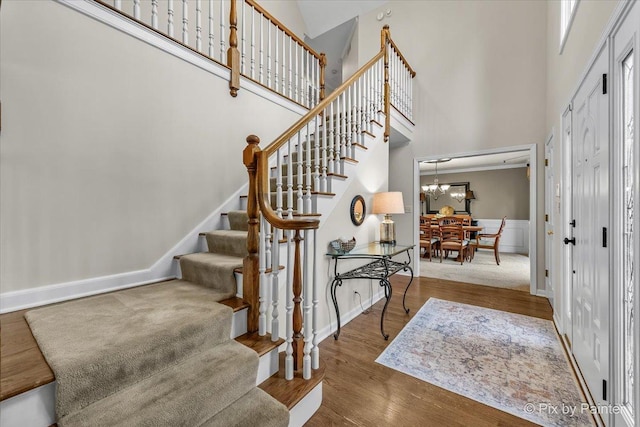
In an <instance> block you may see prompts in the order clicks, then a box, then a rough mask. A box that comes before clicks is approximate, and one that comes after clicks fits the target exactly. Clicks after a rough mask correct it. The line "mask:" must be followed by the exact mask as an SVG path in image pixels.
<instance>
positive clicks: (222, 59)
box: [220, 0, 227, 63]
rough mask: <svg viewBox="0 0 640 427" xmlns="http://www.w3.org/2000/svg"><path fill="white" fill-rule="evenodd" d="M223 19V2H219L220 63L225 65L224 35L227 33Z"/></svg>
mask: <svg viewBox="0 0 640 427" xmlns="http://www.w3.org/2000/svg"><path fill="white" fill-rule="evenodd" d="M225 19H226V15H225V11H224V1H222V0H221V1H220V62H223V63H226V62H227V58H226V53H227V52H226V50H227V49H226V47H227V43H226V42H225V40H226V39H225V34H226V32H227V29H226V25H225Z"/></svg>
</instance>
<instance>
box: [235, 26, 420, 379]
mask: <svg viewBox="0 0 640 427" xmlns="http://www.w3.org/2000/svg"><path fill="white" fill-rule="evenodd" d="M381 40H382V43H381V44H382V46H381V49H380V51H379V52H378V53H377V54H376V55H375V56H374V57H373V58H371V59H370V60H369V61H368V62H367V63H366V64H365V65H364V66H362V68H360V69H359V70H358V71H356V73H355V74H354V75H353V76H351V77H350V78H349V79H348V80H347V81H345V82H344V83H343V84H342V85H341V86H340V87H338V88H337V89H336V90H335V91H334V92H332V93H331V94H329V95H327V96H326V97H325V98H324V99H323V100H322V101H320V102H319V103H318V104H317V105H316V106H315V107H313V108H311V110H310V111H309V112H308V113H307V114H306V115H305V116H304V117H302V118H301V119H300V120H298V121H297V122H296V123H295V124H293V125H292V126H291V127H289V129H287V130H286V131H285V132H284V133H282V134H281V135H280V136H279V137H278V138H277V139H276V140H275V141H273V142H272V143H271V144H269V145H268V146H267V147H266V148H264V149H260V147H259V146H258V144H259V142H260V140H259V139H258V137H257V136H255V135H251V136H249V137H248V138H247V142H248V144H249V145H248V146H247V147H246V148H245V150H244V153H243V161H244V164H245V165H246V167H247V170H248V173H249V190H248V193H249V194H248V205H247V214H248V216H249V238H248V243H247V249H248V253H249V255H248V256H247V258H246V259H245V262H244V269H243V292H244V298H245V300H247V302H249V304H251V306H252V308H253V309H252V310H251V312H250V314H249V318H248V325H249V329H250V330H256V329H257V330H258V332H259V334H260V335H264V334H265V333H266V331H267V326H268V324H271V334H272V338H273V339H277V333H274V331H278V332H279V331H280V326H279V323H280V320H279V319H278V304H279V295H278V290H279V287H280V286H279V281H280V278H279V273H278V266H279V264H280V263H279V261H278V257H279V256H280V255H279V254H280V245H279V243H280V242H281V241H284V242H285V243H286V245H287V254H288V263H287V273H288V274H287V277H286V279H285V280H286V282H285V283H286V287H285V288H286V291H285V293H286V295H285V302H286V319H285V320H286V326H285V337H286V350H285V377H286V378H287V379H291V378H293V375H294V371H298V370H300V371H302V374H303V377H304V378H306V379H308V378H310V376H311V370H312V369H316V368H318V366H319V353H318V336H317V329H316V326H317V325H316V319H317V317H318V313H317V310H318V289H317V286H316V252H317V251H316V246H317V242H316V233H315V230H316V229H317V228H318V227H319V220H318V219H317V217H309V216H305V215H310V214H313V212H314V209H313V204H312V196H313V195H314V194H323V193H326V192H327V189H328V186H327V182H328V177H330V176H331V175H343V171H344V169H343V168H344V163H345V162H347V161H350V160H353V159H354V157H355V149H356V147H357V146H359V145H360V146H364V144H365V135H366V134H370V135H374V133H373V127H374V125H375V126H377V124H380V122H381V121H382V116H383V113H384V120H385V125H384V126H385V131H384V139H385V141H386V140H387V139H388V137H389V132H390V111H389V110H390V106H391V100H392V99H396V100H397V101H396V102H397V103H398V106H396V108H398V107H399V106H400V107H399V108H402V109H403V110H404V111H405V112H406V114H405V113H403V114H405V115H407V114H408V115H409V116H410V115H411V109H410V99H411V96H410V92H409V91H410V87H411V86H410V82H406V78H405V77H406V72H404V71H403V67H404V69H405V70H409V71H410V73H411V77H413V76H414V75H415V72H414V71H413V70H412V69H411V67H410V66H409V65H408V63H407V62H406V60H404V58H403V57H402V54H401V53H400V50H399V49H398V48H397V46H396V45H395V43H393V40H391V36H390V32H389V28H388V26H385V27H384V28H383V29H382V32H381ZM396 58H401V60H397V59H396ZM394 63H396V65H393V64H394ZM400 64H403V65H402V67H401V66H400ZM392 70H393V71H392ZM393 72H395V73H396V75H395V77H393V78H392V76H391V74H392V73H393ZM391 82H393V83H394V85H393V87H392V85H391ZM398 91H401V94H397V93H396V92H398ZM399 111H400V109H399ZM301 242H303V243H304V247H303V248H301ZM268 269H271V275H270V276H267V274H266V272H267V270H268ZM269 302H271V307H268V305H269ZM269 309H270V310H271V313H272V318H271V321H270V322H269V321H268V320H269V319H267V313H268V311H269Z"/></svg>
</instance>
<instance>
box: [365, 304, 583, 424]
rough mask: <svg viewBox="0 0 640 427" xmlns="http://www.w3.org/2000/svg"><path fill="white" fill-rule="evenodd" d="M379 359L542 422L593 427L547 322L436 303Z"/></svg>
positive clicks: (399, 368)
mask: <svg viewBox="0 0 640 427" xmlns="http://www.w3.org/2000/svg"><path fill="white" fill-rule="evenodd" d="M376 362H378V363H380V364H382V365H384V366H387V367H389V368H392V369H396V370H398V371H400V372H403V373H405V374H407V375H411V376H413V377H416V378H419V379H421V380H423V381H426V382H429V383H431V384H434V385H436V386H438V387H442V388H444V389H447V390H449V391H452V392H454V393H458V394H461V395H463V396H466V397H468V398H470V399H473V400H476V401H478V402H481V403H484V404H486V405H489V406H492V407H494V408H497V409H499V410H501V411H505V412H508V413H510V414H513V415H515V416H518V417H521V418H524V419H527V420H529V421H532V422H535V423H538V424H540V425H544V426H591V425H592V421H591V416H590V415H589V412H588V407H586V406H583V405H582V402H583V401H584V398H583V397H582V395H581V393H580V391H579V389H578V385H577V383H576V381H575V379H574V377H573V374H572V371H571V369H570V366H569V363H568V361H567V359H566V356H565V354H564V352H563V350H562V348H561V345H560V343H559V341H558V337H557V335H556V332H555V328H554V326H553V324H552V322H550V321H548V320H543V319H537V318H534V317H529V316H523V315H519V314H513V313H507V312H503V311H498V310H492V309H488V308H482V307H476V306H472V305H467V304H460V303H455V302H450V301H444V300H439V299H436V298H431V299H429V300H428V301H427V303H426V304H425V305H424V306H422V308H421V309H420V310H419V311H418V312H417V313H416V315H415V316H414V317H413V318H412V319H411V321H410V322H409V323H408V324H407V325H406V326H405V327H404V329H403V330H402V331H401V332H400V334H398V336H397V337H396V338H395V339H394V340H393V342H392V343H391V344H389V346H387V348H386V349H385V350H384V351H383V352H382V354H381V355H380V356H379V357H378V358H377V359H376Z"/></svg>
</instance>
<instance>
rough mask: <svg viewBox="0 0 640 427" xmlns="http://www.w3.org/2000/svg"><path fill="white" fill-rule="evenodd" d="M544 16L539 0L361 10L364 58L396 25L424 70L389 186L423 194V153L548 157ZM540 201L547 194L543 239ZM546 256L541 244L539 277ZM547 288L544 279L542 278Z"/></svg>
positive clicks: (403, 225) (405, 221)
mask: <svg viewBox="0 0 640 427" xmlns="http://www.w3.org/2000/svg"><path fill="white" fill-rule="evenodd" d="M389 7H390V8H391V9H392V15H391V17H388V18H385V19H383V20H382V21H378V20H377V19H376V14H377V13H378V12H380V11H382V10H383V9H386V8H389ZM546 19H547V10H546V3H545V2H540V1H475V2H469V1H428V2H415V1H405V0H394V1H391V2H390V3H389V5H387V6H385V7H384V8H381V9H377V10H374V11H373V12H372V13H370V14H367V15H364V16H361V17H360V23H359V43H360V45H359V46H360V51H359V61H360V62H361V63H363V62H364V61H366V60H368V59H369V58H371V56H372V55H373V54H375V52H376V51H377V50H378V49H379V44H380V38H379V32H380V28H381V27H382V25H384V24H389V25H390V30H391V36H392V38H393V39H394V41H395V42H396V43H397V45H398V46H399V47H400V49H401V50H402V52H403V53H404V55H405V57H406V58H407V59H408V61H409V63H410V64H411V66H412V67H413V68H414V69H415V70H416V72H417V75H416V77H415V79H414V82H413V83H414V94H413V96H414V121H415V123H416V128H415V132H414V138H413V141H412V142H411V143H410V144H407V145H405V146H402V147H399V148H396V149H393V150H391V153H390V165H389V169H390V172H391V174H390V178H389V188H390V190H401V191H402V192H403V194H404V197H405V204H409V203H410V201H411V200H413V198H414V197H418V193H417V191H416V192H415V194H414V189H413V162H414V159H415V158H420V157H427V156H436V155H445V154H455V153H464V152H477V151H480V150H484V149H490V148H497V147H511V146H519V145H529V144H538V145H539V149H538V153H539V156H540V155H541V153H542V151H543V149H542V147H543V144H544V141H545V136H546V126H545V107H546V103H545V102H546V101H545V87H546V77H545V76H546V74H545V70H546V60H547V57H546V35H545V28H546ZM540 172H542V167H541V166H540ZM542 175H543V174H542V173H540V174H539V177H540V179H539V182H538V185H539V188H543V186H542V183H543V181H542V178H541V177H542ZM542 202H543V198H542V193H540V194H539V195H538V204H539V210H538V212H539V213H538V216H539V218H537V221H538V223H539V227H538V229H539V230H540V232H539V233H538V235H539V241H541V242H542V215H543V212H542ZM416 214H417V213H416ZM397 222H398V229H399V230H398V231H399V237H400V239H401V240H402V241H412V239H413V238H412V236H413V235H412V225H413V224H412V219H411V216H410V215H404V218H402V219H400V220H399V221H397ZM543 259H544V257H543V256H542V247H540V248H539V251H538V260H540V261H539V266H538V271H539V274H538V277H540V278H542V277H543V276H544V275H543V274H540V272H541V270H542V268H543V261H542V260H543ZM539 286H544V283H542V280H540V283H539Z"/></svg>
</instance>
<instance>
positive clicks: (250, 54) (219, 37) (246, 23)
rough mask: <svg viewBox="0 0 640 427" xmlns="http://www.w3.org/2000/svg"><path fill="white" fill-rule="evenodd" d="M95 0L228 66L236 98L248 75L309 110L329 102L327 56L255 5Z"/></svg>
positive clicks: (217, 0) (250, 1) (249, 0)
mask: <svg viewBox="0 0 640 427" xmlns="http://www.w3.org/2000/svg"><path fill="white" fill-rule="evenodd" d="M94 1H96V2H97V3H100V4H102V5H104V6H106V7H108V8H110V9H112V10H115V11H117V12H119V13H121V14H122V15H125V16H127V17H128V18H132V19H134V20H136V21H138V22H139V23H141V24H143V25H144V26H146V27H147V28H150V29H152V30H154V31H156V32H157V33H159V34H162V35H163V36H165V37H168V38H170V39H172V40H174V41H176V42H178V43H180V44H182V45H183V46H185V47H187V48H189V49H191V50H193V51H194V52H197V53H199V54H202V55H204V56H205V57H207V58H209V59H211V60H213V61H215V62H217V63H219V64H221V65H224V66H227V67H229V69H230V70H231V75H230V81H229V89H230V93H231V95H232V96H236V95H237V92H238V90H239V89H240V75H243V76H245V77H246V78H249V79H251V80H253V81H255V82H257V83H259V84H260V85H262V86H265V87H267V88H268V89H270V90H272V91H274V92H277V93H279V94H280V95H282V96H284V97H286V98H289V99H290V100H292V101H294V102H296V103H298V104H300V105H302V106H304V107H307V108H311V107H312V106H314V105H316V104H317V103H318V102H319V101H320V100H321V99H322V98H323V97H324V74H325V64H326V60H325V57H324V54H321V53H317V52H316V51H315V50H313V49H312V48H311V47H310V46H309V45H307V44H306V43H305V42H304V41H303V40H302V39H300V38H299V37H298V36H296V35H295V34H294V33H293V32H292V31H291V30H289V29H288V28H287V27H286V26H285V25H284V24H282V23H281V22H280V21H278V20H277V19H276V18H275V17H273V16H272V15H271V14H270V13H269V12H267V11H266V10H265V9H264V8H263V7H261V6H260V5H259V4H257V3H256V2H255V1H254V0H240V1H241V6H240V7H238V6H237V2H236V0H94ZM238 9H239V10H238ZM238 12H239V13H238Z"/></svg>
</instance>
